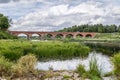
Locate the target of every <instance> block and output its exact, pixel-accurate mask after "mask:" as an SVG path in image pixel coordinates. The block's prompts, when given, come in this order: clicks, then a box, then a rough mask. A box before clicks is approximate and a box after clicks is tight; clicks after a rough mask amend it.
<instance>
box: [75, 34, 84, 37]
mask: <svg viewBox="0 0 120 80" xmlns="http://www.w3.org/2000/svg"><path fill="white" fill-rule="evenodd" d="M77 37H79V38H80V37H84V35H83V34H77V35H76V38H77Z"/></svg>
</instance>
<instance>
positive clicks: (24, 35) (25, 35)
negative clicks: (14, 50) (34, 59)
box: [17, 33, 28, 39]
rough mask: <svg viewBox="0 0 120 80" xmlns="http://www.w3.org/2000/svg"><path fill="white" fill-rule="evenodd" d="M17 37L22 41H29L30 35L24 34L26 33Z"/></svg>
mask: <svg viewBox="0 0 120 80" xmlns="http://www.w3.org/2000/svg"><path fill="white" fill-rule="evenodd" d="M17 37H18V38H20V39H28V35H27V34H24V33H20V34H18V35H17Z"/></svg>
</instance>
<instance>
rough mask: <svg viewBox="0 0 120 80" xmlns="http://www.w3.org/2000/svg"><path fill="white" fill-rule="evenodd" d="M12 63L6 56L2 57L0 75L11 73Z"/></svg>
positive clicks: (0, 58)
mask: <svg viewBox="0 0 120 80" xmlns="http://www.w3.org/2000/svg"><path fill="white" fill-rule="evenodd" d="M12 65H13V63H12V62H10V61H8V60H7V59H5V57H0V76H6V75H10V73H11V71H10V70H11V67H12Z"/></svg>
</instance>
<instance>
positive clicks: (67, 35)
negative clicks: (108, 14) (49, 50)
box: [65, 34, 74, 38]
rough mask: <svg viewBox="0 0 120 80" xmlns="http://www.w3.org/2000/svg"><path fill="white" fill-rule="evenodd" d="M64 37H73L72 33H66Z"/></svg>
mask: <svg viewBox="0 0 120 80" xmlns="http://www.w3.org/2000/svg"><path fill="white" fill-rule="evenodd" d="M65 38H74V35H73V34H66V36H65Z"/></svg>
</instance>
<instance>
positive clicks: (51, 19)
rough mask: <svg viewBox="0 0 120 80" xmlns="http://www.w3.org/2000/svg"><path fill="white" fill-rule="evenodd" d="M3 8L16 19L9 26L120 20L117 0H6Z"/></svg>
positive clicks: (54, 27) (0, 7) (25, 27)
mask: <svg viewBox="0 0 120 80" xmlns="http://www.w3.org/2000/svg"><path fill="white" fill-rule="evenodd" d="M111 2H112V3H111ZM113 5H114V6H113ZM0 12H2V13H4V14H6V15H8V16H10V18H12V19H13V23H14V24H12V27H10V30H25V31H27V30H30V31H32V30H34V31H38V30H40V31H54V30H59V29H63V28H65V27H70V26H73V25H81V24H98V23H102V24H114V23H115V24H119V20H120V6H119V5H118V3H117V0H106V1H104V0H18V1H17V0H16V1H15V0H9V1H7V0H6V2H4V3H3V2H2V4H1V5H0Z"/></svg>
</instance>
